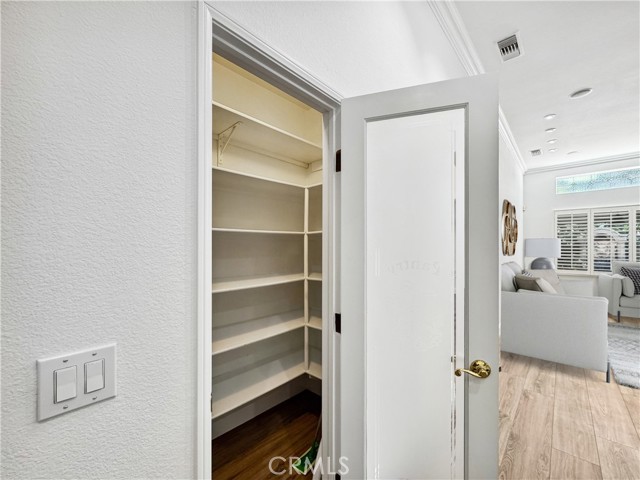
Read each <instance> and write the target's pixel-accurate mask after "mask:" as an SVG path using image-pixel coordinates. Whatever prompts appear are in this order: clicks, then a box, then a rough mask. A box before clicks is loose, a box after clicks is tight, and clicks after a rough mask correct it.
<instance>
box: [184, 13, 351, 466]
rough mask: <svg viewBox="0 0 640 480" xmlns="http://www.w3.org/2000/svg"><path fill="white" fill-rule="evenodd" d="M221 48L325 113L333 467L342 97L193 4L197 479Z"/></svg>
mask: <svg viewBox="0 0 640 480" xmlns="http://www.w3.org/2000/svg"><path fill="white" fill-rule="evenodd" d="M214 52H215V53H218V54H221V55H222V56H224V57H225V58H227V59H228V60H230V61H232V62H233V63H235V64H237V65H238V66H240V67H242V68H244V69H245V70H247V71H249V72H251V73H253V74H255V75H257V76H259V77H261V78H262V79H263V80H266V81H267V82H269V83H271V84H273V85H274V86H276V87H277V88H279V89H280V90H282V91H283V92H285V93H287V94H289V95H291V96H293V97H295V98H297V99H298V100H300V101H302V102H303V103H305V104H307V105H308V106H310V107H312V108H314V109H316V110H318V111H319V112H321V113H322V116H323V145H322V149H323V174H322V177H323V192H324V195H323V200H322V202H323V225H326V226H327V227H325V228H324V229H323V230H326V231H325V232H323V247H322V254H323V260H322V263H323V272H326V273H325V275H323V284H324V283H326V284H324V285H323V295H322V308H323V325H322V327H323V329H322V332H323V335H322V365H323V369H322V377H323V379H322V425H323V429H324V432H323V437H322V448H321V452H320V454H321V460H322V465H321V466H322V469H323V470H324V473H325V474H327V473H330V472H335V471H337V468H336V463H337V460H338V455H337V452H338V451H339V444H338V442H339V433H340V432H339V425H340V422H339V417H338V409H337V407H336V406H337V405H338V403H339V383H338V382H337V380H338V373H339V372H338V366H339V364H338V361H337V358H339V334H336V332H335V324H334V322H333V318H334V315H335V312H340V303H339V291H340V290H339V288H340V284H339V278H340V274H339V272H340V270H339V260H340V258H339V248H338V246H339V239H340V230H339V224H340V217H339V205H340V198H339V192H340V188H339V187H340V184H339V176H338V175H336V174H335V169H334V154H335V152H337V151H338V149H339V148H340V125H339V123H340V122H339V114H340V103H341V100H342V95H340V94H339V93H337V92H336V91H334V90H333V89H331V88H330V87H329V86H327V85H326V84H324V83H323V82H322V81H320V80H319V79H317V78H316V77H315V76H313V75H312V74H310V73H309V72H307V71H305V70H303V69H302V68H300V67H299V66H297V65H296V64H295V63H293V62H292V61H291V60H289V59H288V58H287V57H286V56H284V55H282V54H281V53H280V52H278V51H276V50H274V49H273V48H272V47H270V46H269V45H268V44H266V43H265V42H263V41H262V40H260V39H259V38H257V37H256V36H254V35H253V34H252V33H250V32H249V31H247V30H246V29H244V28H243V27H242V26H240V25H239V24H237V23H236V22H235V21H233V20H232V19H230V18H229V17H227V16H225V15H224V14H223V13H222V12H220V11H219V10H217V9H216V8H215V7H214V6H213V5H212V4H211V3H209V2H207V1H204V0H200V1H199V2H198V54H197V55H198V61H197V64H198V72H197V85H198V87H197V88H198V215H197V217H198V257H197V261H198V272H197V278H198V280H197V282H198V289H197V292H198V293H197V312H198V326H197V331H198V348H197V363H198V365H197V378H198V380H197V384H198V386H197V418H196V421H197V425H196V432H197V452H196V462H197V469H196V474H197V478H202V479H210V478H211V468H212V454H211V441H212V438H211V401H212V396H211V395H212V377H211V375H212V371H211V353H212V352H211V340H212V338H211V337H212V309H211V273H212V272H211V262H212V252H211V227H212V225H211V220H212V192H211V166H212V162H213V152H212V145H213V143H212V142H213V134H212V128H213V119H212V112H211V107H210V106H211V102H212V53H214Z"/></svg>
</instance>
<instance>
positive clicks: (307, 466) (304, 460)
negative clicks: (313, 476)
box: [292, 416, 322, 475]
mask: <svg viewBox="0 0 640 480" xmlns="http://www.w3.org/2000/svg"><path fill="white" fill-rule="evenodd" d="M321 425H322V416H320V418H319V419H318V427H317V428H316V437H315V438H314V439H313V443H312V444H311V446H310V447H309V448H308V449H307V451H306V452H304V453H303V454H302V456H301V457H300V458H299V459H298V460H296V461H295V462H294V463H293V465H292V467H293V469H294V470H295V471H296V472H298V473H299V474H300V475H306V474H307V473H309V471H310V470H311V468H313V465H314V464H315V463H316V457H317V456H318V450H320V439H321V438H322V430H321V428H320V427H321Z"/></svg>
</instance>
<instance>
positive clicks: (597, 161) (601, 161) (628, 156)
mask: <svg viewBox="0 0 640 480" xmlns="http://www.w3.org/2000/svg"><path fill="white" fill-rule="evenodd" d="M624 160H640V152H631V153H624V154H622V155H612V156H610V157H600V158H592V159H590V160H580V161H578V162H569V163H561V164H558V165H549V166H547V167H537V168H530V169H528V170H527V171H526V172H525V175H534V174H536V173H544V172H554V171H556V170H566V169H567V168H578V167H589V166H592V165H605V164H607V163H613V162H622V161H624Z"/></svg>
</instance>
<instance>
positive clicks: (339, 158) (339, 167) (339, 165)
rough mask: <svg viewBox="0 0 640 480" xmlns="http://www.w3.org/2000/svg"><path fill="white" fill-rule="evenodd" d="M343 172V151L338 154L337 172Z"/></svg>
mask: <svg viewBox="0 0 640 480" xmlns="http://www.w3.org/2000/svg"><path fill="white" fill-rule="evenodd" d="M341 171H342V150H338V151H337V152H336V172H341Z"/></svg>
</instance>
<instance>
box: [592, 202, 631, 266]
mask: <svg viewBox="0 0 640 480" xmlns="http://www.w3.org/2000/svg"><path fill="white" fill-rule="evenodd" d="M592 215H593V223H592V229H591V235H592V244H591V248H592V252H593V254H592V257H591V258H592V259H593V260H592V268H593V271H594V272H610V271H611V262H613V261H614V260H623V261H629V259H630V247H631V246H630V244H629V233H630V230H631V229H630V211H629V209H628V208H626V209H618V210H612V209H607V210H594V211H593V213H592Z"/></svg>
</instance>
